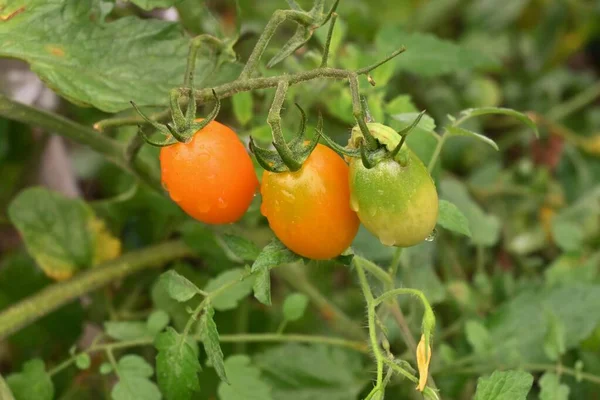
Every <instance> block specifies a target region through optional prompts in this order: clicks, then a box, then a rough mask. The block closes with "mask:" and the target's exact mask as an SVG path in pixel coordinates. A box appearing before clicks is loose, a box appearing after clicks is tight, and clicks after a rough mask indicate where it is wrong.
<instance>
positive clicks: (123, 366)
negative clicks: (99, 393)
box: [111, 354, 162, 400]
mask: <svg viewBox="0 0 600 400" xmlns="http://www.w3.org/2000/svg"><path fill="white" fill-rule="evenodd" d="M153 374H154V369H153V368H152V366H151V365H150V364H148V363H147V362H146V360H144V359H143V358H142V357H140V356H138V355H133V354H128V355H126V356H123V357H121V359H120V360H119V362H118V364H117V376H118V377H119V381H118V382H117V384H116V385H115V386H114V387H113V389H112V392H111V395H112V398H113V399H114V400H160V399H161V398H162V396H161V394H160V390H158V387H157V386H156V384H155V383H154V382H152V381H151V380H150V379H148V378H150V377H151V376H152V375H153Z"/></svg>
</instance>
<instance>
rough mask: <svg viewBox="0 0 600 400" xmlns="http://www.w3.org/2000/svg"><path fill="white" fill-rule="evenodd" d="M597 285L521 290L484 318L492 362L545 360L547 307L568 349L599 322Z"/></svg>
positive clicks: (547, 322)
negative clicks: (490, 339)
mask: <svg viewBox="0 0 600 400" xmlns="http://www.w3.org/2000/svg"><path fill="white" fill-rule="evenodd" d="M597 304H600V285H591V284H572V285H564V286H561V287H555V288H551V289H543V290H541V289H540V290H537V291H532V290H530V291H525V292H522V293H521V294H519V295H518V296H516V297H515V298H513V299H511V300H510V301H508V302H506V303H504V304H503V305H502V306H500V307H499V308H498V309H497V310H495V312H494V313H493V314H491V315H490V316H489V317H488V318H487V321H486V326H487V328H488V330H489V332H490V334H491V336H492V340H493V342H494V343H495V346H494V349H493V353H494V354H493V357H494V358H493V359H494V362H504V363H515V362H527V363H544V362H549V358H548V355H547V354H546V351H545V350H544V342H545V338H546V335H547V334H548V331H549V329H551V320H550V319H549V318H548V311H549V310H551V311H552V313H553V314H554V316H555V317H556V319H557V320H558V321H560V324H561V325H562V327H564V347H565V349H566V350H569V349H572V348H574V347H576V346H578V345H579V343H581V341H583V340H585V339H586V338H588V337H589V336H590V335H591V333H592V332H593V331H594V329H595V328H596V326H597V325H598V324H599V323H600V314H599V313H598V312H597Z"/></svg>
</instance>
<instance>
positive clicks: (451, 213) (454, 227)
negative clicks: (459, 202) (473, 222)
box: [437, 199, 471, 237]
mask: <svg viewBox="0 0 600 400" xmlns="http://www.w3.org/2000/svg"><path fill="white" fill-rule="evenodd" d="M437 223H438V225H440V226H441V227H442V228H444V229H448V230H449V231H452V232H456V233H460V234H462V235H465V236H468V237H471V229H470V228H469V220H468V219H467V217H465V215H464V214H463V213H462V212H461V211H460V210H459V209H458V207H456V206H455V205H454V204H452V203H451V202H449V201H447V200H441V199H440V201H439V210H438V219H437Z"/></svg>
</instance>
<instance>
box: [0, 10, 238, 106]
mask: <svg viewBox="0 0 600 400" xmlns="http://www.w3.org/2000/svg"><path fill="white" fill-rule="evenodd" d="M136 1H137V0H136ZM156 1H157V0H145V1H144V0H139V4H141V5H147V6H148V7H150V6H151V5H153V4H158V3H156ZM163 2H165V3H166V0H163ZM169 3H171V2H169ZM102 14H103V12H102V10H101V9H100V8H99V7H96V2H95V1H94V0H30V1H28V2H27V7H26V9H25V10H24V11H23V12H21V13H18V14H16V15H15V16H14V17H12V18H10V19H8V20H7V21H3V22H2V23H1V24H0V43H2V47H1V48H0V57H9V58H18V59H21V60H24V61H26V62H28V63H29V64H30V65H31V69H32V71H34V72H35V73H36V74H38V75H39V77H40V78H41V79H42V80H43V81H44V82H45V83H46V84H47V85H48V86H49V87H51V88H52V89H53V90H54V91H55V92H57V93H58V94H59V95H61V96H63V97H65V98H67V99H68V100H70V101H72V102H74V103H76V104H78V105H83V106H93V107H96V108H99V109H101V110H103V111H107V112H118V111H122V110H130V109H131V104H130V103H129V102H130V101H131V100H133V101H134V102H136V103H137V104H138V105H139V106H154V105H159V104H166V103H167V101H168V95H167V94H168V92H169V90H170V89H171V88H173V87H177V86H179V85H181V82H182V80H183V76H184V73H185V65H186V56H187V53H188V47H189V39H188V38H187V37H185V36H184V32H183V29H182V28H181V26H180V25H179V24H176V23H172V22H165V21H159V20H156V19H142V18H138V17H134V16H127V17H123V18H119V19H117V20H115V21H111V22H104V21H103V18H102ZM74 38H76V39H77V40H73V39H74ZM90 43H93V44H94V45H93V46H90V45H89V44H90ZM209 54H211V53H210V52H209V50H206V51H203V52H201V55H199V56H198V60H197V63H196V67H197V68H196V71H197V74H196V83H197V85H198V87H202V86H204V85H203V83H206V82H210V85H211V86H215V85H217V84H219V83H223V82H225V81H228V80H230V79H231V78H234V77H235V76H237V74H238V73H239V71H240V68H239V65H237V64H233V63H230V62H228V60H227V59H223V60H217V59H216V56H215V55H209ZM223 57H225V55H224V56H223ZM215 63H216V64H220V68H217V70H215V69H214V68H213V67H214V65H215Z"/></svg>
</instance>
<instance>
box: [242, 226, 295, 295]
mask: <svg viewBox="0 0 600 400" xmlns="http://www.w3.org/2000/svg"><path fill="white" fill-rule="evenodd" d="M298 260H301V258H300V256H299V255H297V254H296V253H294V252H292V251H291V250H290V249H288V248H287V247H285V245H284V244H283V243H281V242H280V241H279V239H277V238H275V239H273V240H272V241H271V243H269V244H268V245H266V246H265V247H264V248H263V250H262V252H261V253H260V254H259V256H258V257H257V258H256V261H254V263H253V264H252V272H254V273H256V272H257V273H256V280H255V281H254V286H253V289H254V297H255V298H256V299H257V300H258V301H260V302H261V303H263V304H266V305H271V280H270V279H271V278H270V276H269V275H270V274H269V271H270V270H271V269H272V268H275V267H277V266H279V265H281V264H287V263H291V262H294V261H298Z"/></svg>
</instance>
